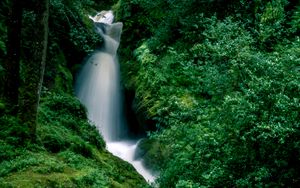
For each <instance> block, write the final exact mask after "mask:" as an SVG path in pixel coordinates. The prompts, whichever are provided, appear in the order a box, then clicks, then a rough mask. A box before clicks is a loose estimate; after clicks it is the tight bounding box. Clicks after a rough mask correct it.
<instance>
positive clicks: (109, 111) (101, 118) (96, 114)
mask: <svg viewBox="0 0 300 188" xmlns="http://www.w3.org/2000/svg"><path fill="white" fill-rule="evenodd" d="M90 18H91V19H92V20H93V21H94V23H95V26H96V30H97V32H98V33H99V34H100V35H101V36H102V37H103V39H104V47H103V49H102V50H99V51H95V52H94V53H93V54H92V56H91V57H90V58H89V59H88V60H87V61H86V63H85V65H84V66H83V68H82V70H81V72H80V74H79V76H78V79H77V82H76V87H75V92H76V96H77V97H78V98H79V99H80V101H81V102H82V103H83V104H84V105H85V106H86V108H87V111H88V117H89V119H90V121H92V122H93V123H94V124H95V125H96V127H97V128H98V130H99V132H100V133H101V134H102V136H103V138H104V140H105V141H106V145H107V149H108V150H109V151H110V152H111V153H112V154H114V155H116V156H118V157H120V158H122V159H123V160H125V161H127V162H129V163H131V164H132V165H133V166H134V167H135V169H136V170H137V171H138V172H139V173H140V174H141V175H142V176H143V177H144V178H145V179H146V180H147V181H149V182H153V181H154V179H155V177H154V176H153V175H152V174H151V173H150V172H149V171H148V170H147V169H146V168H145V167H144V166H143V164H142V161H141V160H136V159H135V156H134V153H135V150H136V147H137V143H138V140H130V139H129V136H128V129H127V127H126V123H125V121H124V119H123V116H122V113H121V109H122V106H121V105H122V103H121V96H120V93H121V90H120V80H119V79H120V78H119V65H118V60H117V56H116V52H117V49H118V47H119V42H120V36H121V31H122V27H123V24H122V23H112V22H113V14H112V11H102V12H100V13H99V14H97V15H96V16H95V17H91V16H90Z"/></svg>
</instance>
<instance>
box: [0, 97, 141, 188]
mask: <svg viewBox="0 0 300 188" xmlns="http://www.w3.org/2000/svg"><path fill="white" fill-rule="evenodd" d="M39 114H40V115H39V121H38V122H39V127H38V129H37V137H38V141H37V143H36V144H27V143H23V141H22V137H23V135H22V134H24V132H23V131H22V130H23V129H24V127H23V126H22V125H21V124H20V123H18V121H17V119H16V118H14V117H11V116H6V115H5V116H2V117H1V118H0V125H1V127H0V138H1V140H0V150H1V154H0V169H1V170H0V187H128V188H130V187H147V184H146V183H145V182H144V180H143V178H142V177H141V176H140V175H138V174H137V173H134V169H133V167H132V166H131V165H129V164H127V163H125V162H123V161H121V160H120V159H118V158H117V157H114V156H112V155H111V154H110V153H108V152H107V151H106V150H105V143H104V141H103V139H102V137H101V136H100V135H99V133H98V131H97V130H96V128H95V127H94V126H91V125H90V124H89V123H88V121H87V117H86V111H85V108H84V107H83V106H82V105H81V104H80V102H79V101H78V100H77V99H75V98H74V97H72V96H70V95H63V94H55V93H48V94H47V97H45V98H43V102H42V104H41V106H40V109H39Z"/></svg>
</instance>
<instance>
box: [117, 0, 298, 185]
mask: <svg viewBox="0 0 300 188" xmlns="http://www.w3.org/2000/svg"><path fill="white" fill-rule="evenodd" d="M115 9H116V10H117V16H118V19H120V20H122V21H123V22H124V28H125V29H124V32H123V36H122V39H123V41H122V45H121V60H122V70H123V78H124V79H125V81H124V82H125V85H126V87H127V88H128V89H129V90H134V91H135V104H134V106H135V109H136V111H137V114H141V115H140V116H144V118H145V120H144V121H143V122H146V123H147V124H146V125H143V126H144V127H146V129H148V130H153V128H155V129H156V130H157V131H155V132H152V133H151V134H150V135H151V137H152V139H151V141H149V143H151V142H152V143H154V144H153V145H154V146H155V147H152V148H151V146H149V144H147V143H146V142H144V144H142V146H143V147H145V148H147V147H148V149H149V147H150V149H149V152H145V153H146V154H145V157H146V159H147V160H148V161H149V162H151V163H153V162H155V161H157V163H154V164H155V166H154V167H153V168H154V169H159V170H160V176H159V178H158V182H159V184H160V186H161V187H297V185H299V183H300V174H299V172H300V169H299V167H300V161H299V159H300V153H299V151H300V143H299V138H300V129H299V128H300V127H299V126H300V103H299V93H300V72H299V70H300V38H299V34H300V25H299V23H300V12H299V11H300V3H299V1H293V0H290V1H287V0H268V1H261V0H255V1H248V0H233V1H225V0H221V1H217V0H213V1H199V0H184V1H178V0H173V1H162V0H152V1H146V0H132V1H126V0H120V1H119V2H118V4H116V5H115ZM150 145H151V144H150Z"/></svg>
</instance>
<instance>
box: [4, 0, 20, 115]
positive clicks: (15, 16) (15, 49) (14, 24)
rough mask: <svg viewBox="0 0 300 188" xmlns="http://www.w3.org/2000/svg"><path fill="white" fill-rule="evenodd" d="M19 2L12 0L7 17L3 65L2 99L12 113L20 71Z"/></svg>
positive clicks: (15, 103) (16, 97) (18, 0)
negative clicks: (5, 53) (5, 51)
mask: <svg viewBox="0 0 300 188" xmlns="http://www.w3.org/2000/svg"><path fill="white" fill-rule="evenodd" d="M20 2H21V1H20V0H12V1H11V2H10V5H9V12H8V17H7V26H8V27H7V40H8V41H7V44H6V47H7V57H6V60H5V63H4V68H5V77H4V98H5V99H6V102H7V103H8V104H9V105H11V107H12V109H15V110H12V111H16V110H17V109H16V108H15V107H16V105H17V104H18V88H19V71H20V68H19V67H20V39H21V22H22V6H21V3H20Z"/></svg>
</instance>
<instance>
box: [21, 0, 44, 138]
mask: <svg viewBox="0 0 300 188" xmlns="http://www.w3.org/2000/svg"><path fill="white" fill-rule="evenodd" d="M30 7H32V9H34V10H32V11H31V13H32V17H31V18H30V19H31V20H32V26H31V27H30V28H27V31H25V33H26V35H27V36H32V37H31V40H30V41H29V49H28V46H27V49H24V60H23V71H24V72H23V75H24V83H23V86H22V87H21V89H20V100H19V120H20V121H21V122H22V123H23V124H24V126H26V128H28V129H29V136H30V140H32V141H34V140H35V138H36V127H37V113H38V106H39V100H40V93H41V87H42V83H43V76H44V70H45V63H46V52H47V43H48V18H49V0H34V1H33V4H32V5H30ZM27 45H28V44H27Z"/></svg>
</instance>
